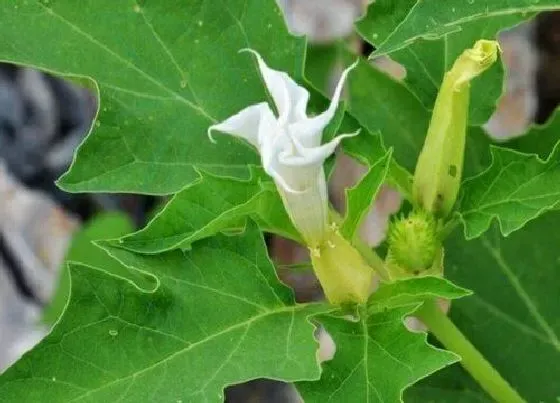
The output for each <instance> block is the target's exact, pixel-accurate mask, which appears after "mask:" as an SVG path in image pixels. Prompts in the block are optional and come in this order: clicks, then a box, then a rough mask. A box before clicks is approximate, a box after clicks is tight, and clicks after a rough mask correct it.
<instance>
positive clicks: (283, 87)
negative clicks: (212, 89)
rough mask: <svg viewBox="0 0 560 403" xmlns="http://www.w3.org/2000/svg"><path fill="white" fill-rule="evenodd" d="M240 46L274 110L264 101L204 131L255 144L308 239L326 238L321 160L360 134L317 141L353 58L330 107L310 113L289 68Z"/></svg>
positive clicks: (309, 242)
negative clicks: (254, 65)
mask: <svg viewBox="0 0 560 403" xmlns="http://www.w3.org/2000/svg"><path fill="white" fill-rule="evenodd" d="M244 51H249V52H251V53H253V54H254V55H255V56H256V58H257V62H258V65H259V69H260V72H261V75H262V77H263V79H264V82H265V84H266V87H267V89H268V92H269V93H270V95H271V96H272V99H273V100H274V103H275V104H276V109H277V111H278V116H275V114H274V112H273V111H272V109H271V108H270V106H269V105H268V103H266V102H262V103H259V104H256V105H252V106H249V107H247V108H245V109H243V110H241V111H240V112H238V113H237V114H235V115H233V116H231V117H230V118H228V119H226V120H224V121H223V122H221V123H218V124H215V125H213V126H210V128H209V129H208V135H209V137H210V139H211V140H212V141H214V140H213V138H212V131H213V130H217V131H220V132H223V133H227V134H231V135H234V136H237V137H241V138H243V139H245V140H247V141H248V142H249V143H251V144H252V145H253V146H255V147H256V148H257V149H258V151H259V153H260V155H261V161H262V165H263V167H264V170H265V171H266V173H267V174H268V175H270V176H271V177H272V178H273V180H274V182H275V183H276V187H277V188H278V191H279V193H280V195H281V196H282V200H283V201H284V206H285V207H286V210H287V211H288V214H289V216H290V218H291V220H292V222H293V223H294V225H295V227H296V228H297V229H298V231H299V232H300V234H301V235H302V237H303V238H304V240H305V242H306V243H307V245H308V246H309V247H315V246H317V245H318V244H319V243H320V242H322V241H323V240H324V238H325V234H326V231H327V227H328V205H329V204H328V196H327V185H326V179H325V173H324V170H323V163H324V161H325V159H327V158H328V157H329V156H330V155H331V154H332V153H333V152H334V151H335V149H336V147H337V146H338V144H339V143H340V141H341V140H342V139H344V138H346V137H351V136H354V135H357V134H358V132H355V133H351V134H342V135H339V136H337V137H336V138H334V139H333V140H331V141H330V142H328V143H326V144H321V140H322V136H323V130H324V129H325V127H326V126H327V124H328V123H329V121H330V120H331V119H332V118H333V117H334V114H335V112H336V108H337V106H338V102H339V99H340V95H341V92H342V86H343V84H344V81H345V79H346V76H347V75H348V73H349V72H350V70H352V68H354V67H355V66H356V63H354V64H353V65H352V66H350V67H349V68H347V69H346V70H345V71H344V72H343V73H342V76H341V78H340V81H339V82H338V85H337V86H336V89H335V92H334V95H333V98H332V101H331V104H330V105H329V107H328V109H327V110H326V111H324V112H323V113H321V114H320V115H317V116H314V117H308V116H307V113H306V108H307V102H308V100H309V92H308V91H307V90H306V89H305V88H303V87H301V86H299V85H298V84H297V83H296V82H295V81H294V80H293V79H292V78H290V76H288V74H286V73H284V72H281V71H277V70H273V69H271V68H269V67H268V66H267V65H266V63H265V62H264V61H263V59H262V57H261V56H260V55H259V54H258V53H257V52H255V51H253V50H251V49H244Z"/></svg>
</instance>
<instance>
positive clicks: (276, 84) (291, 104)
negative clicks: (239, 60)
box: [241, 49, 309, 124]
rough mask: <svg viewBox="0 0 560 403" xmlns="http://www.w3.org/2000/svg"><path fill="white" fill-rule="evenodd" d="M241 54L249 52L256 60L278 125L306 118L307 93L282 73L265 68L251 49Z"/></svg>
mask: <svg viewBox="0 0 560 403" xmlns="http://www.w3.org/2000/svg"><path fill="white" fill-rule="evenodd" d="M241 52H251V53H252V54H254V55H255V57H256V58H257V62H258V64H259V69H260V71H261V74H262V77H263V79H264V82H265V84H266V87H267V89H268V92H269V93H270V95H271V96H272V99H274V103H275V104H276V108H277V109H278V114H279V116H278V120H279V123H280V124H284V123H290V122H296V121H298V120H301V119H305V118H306V114H305V111H306V109H307V102H308V101H309V92H308V91H307V90H306V89H305V88H303V87H301V86H299V85H298V83H296V82H295V81H294V80H293V79H292V78H291V77H290V76H289V75H288V74H286V73H285V72H283V71H277V70H273V69H271V68H270V67H268V66H267V64H266V63H265V62H264V60H263V58H262V57H261V56H260V55H259V54H258V53H257V52H256V51H254V50H252V49H241Z"/></svg>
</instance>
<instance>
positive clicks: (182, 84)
mask: <svg viewBox="0 0 560 403" xmlns="http://www.w3.org/2000/svg"><path fill="white" fill-rule="evenodd" d="M180 85H181V88H185V87H186V86H187V82H186V81H185V80H182V81H181V83H180Z"/></svg>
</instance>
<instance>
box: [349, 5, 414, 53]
mask: <svg viewBox="0 0 560 403" xmlns="http://www.w3.org/2000/svg"><path fill="white" fill-rule="evenodd" d="M415 3H416V0H376V1H375V3H374V4H370V5H369V7H368V9H367V13H366V15H365V16H364V17H363V18H362V19H360V20H359V21H358V22H357V23H356V30H357V31H358V33H359V34H360V35H361V36H362V37H363V38H364V39H366V40H367V41H368V42H370V43H371V44H373V45H375V44H379V43H383V42H385V40H387V38H388V37H389V35H391V33H392V32H393V31H394V30H395V29H396V28H397V27H398V25H399V24H400V23H401V22H402V21H403V20H404V19H405V18H406V16H407V14H408V13H409V12H410V10H411V9H412V7H413V6H414V4H415Z"/></svg>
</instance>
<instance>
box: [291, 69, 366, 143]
mask: <svg viewBox="0 0 560 403" xmlns="http://www.w3.org/2000/svg"><path fill="white" fill-rule="evenodd" d="M357 64H358V61H356V62H354V63H353V64H352V65H351V66H350V67H348V68H347V69H346V70H344V71H343V72H342V75H341V76H340V79H339V80H338V84H337V85H336V89H335V91H334V94H333V97H332V100H331V103H330V105H329V107H328V109H327V110H326V111H324V112H323V113H321V114H320V115H317V116H315V117H312V118H306V119H304V120H300V121H298V122H296V123H293V124H291V125H290V127H289V129H288V130H289V133H290V134H291V135H292V136H293V137H296V138H298V140H299V141H300V142H301V144H303V145H305V146H306V147H316V146H318V145H319V144H321V137H322V135H323V129H324V128H325V127H326V126H327V124H328V123H329V122H330V121H331V120H332V118H333V117H334V114H335V112H336V108H337V107H338V101H339V100H340V96H341V94H342V88H343V86H344V82H345V81H346V77H347V76H348V73H350V71H352V69H354V68H355V67H356V66H357Z"/></svg>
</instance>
